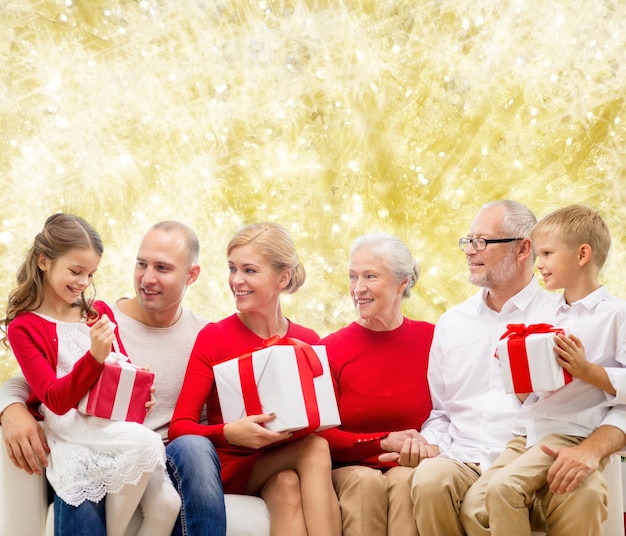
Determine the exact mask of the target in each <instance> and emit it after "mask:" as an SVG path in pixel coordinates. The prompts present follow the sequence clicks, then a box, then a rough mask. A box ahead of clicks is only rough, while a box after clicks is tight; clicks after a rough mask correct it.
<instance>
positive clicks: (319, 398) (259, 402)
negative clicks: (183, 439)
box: [213, 337, 341, 432]
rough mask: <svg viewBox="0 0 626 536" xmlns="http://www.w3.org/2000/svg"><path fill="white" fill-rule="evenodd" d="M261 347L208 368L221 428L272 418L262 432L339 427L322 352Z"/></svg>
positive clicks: (280, 341)
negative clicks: (250, 418)
mask: <svg viewBox="0 0 626 536" xmlns="http://www.w3.org/2000/svg"><path fill="white" fill-rule="evenodd" d="M264 346H265V347H264V348H259V349H256V350H253V351H251V352H248V353H246V354H244V355H242V356H240V357H238V358H234V359H230V360H228V361H224V362H222V363H219V364H217V365H214V366H213V373H214V375H215V385H216V387H217V393H218V397H219V401H220V406H221V408H222V417H223V419H224V422H225V423H229V422H233V421H236V420H239V419H241V418H243V417H246V416H248V415H259V414H261V413H274V415H275V417H274V419H272V420H271V421H268V422H266V423H264V426H265V428H267V429H268V430H273V431H275V432H284V431H292V432H295V431H298V430H308V431H311V432H314V431H319V430H325V429H326V428H331V427H333V426H339V424H341V421H340V419H339V411H338V409H337V399H336V398H335V391H334V389H333V384H332V380H331V376H330V369H329V367H328V357H327V356H326V347H325V346H320V345H314V346H310V345H308V344H306V343H304V342H302V341H300V340H298V339H292V338H278V337H273V338H272V339H268V340H267V341H265V345H264Z"/></svg>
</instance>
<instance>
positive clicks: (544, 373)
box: [496, 324, 572, 393]
mask: <svg viewBox="0 0 626 536" xmlns="http://www.w3.org/2000/svg"><path fill="white" fill-rule="evenodd" d="M557 333H560V334H564V333H565V332H564V330H563V329H561V328H555V327H553V326H552V325H550V324H531V325H529V326H525V325H524V324H509V325H508V326H507V331H506V333H504V335H502V337H501V338H500V341H499V342H498V346H497V350H496V356H497V357H498V358H499V359H500V367H501V369H502V379H503V382H504V390H505V391H506V392H507V393H531V392H541V391H555V390H556V389H559V388H561V387H563V386H564V385H565V384H567V383H569V382H571V381H572V376H571V375H570V374H569V372H567V371H566V370H565V369H564V368H563V367H561V365H559V364H558V363H557V355H556V353H555V351H554V347H555V346H556V343H555V341H554V336H555V335H556V334H557Z"/></svg>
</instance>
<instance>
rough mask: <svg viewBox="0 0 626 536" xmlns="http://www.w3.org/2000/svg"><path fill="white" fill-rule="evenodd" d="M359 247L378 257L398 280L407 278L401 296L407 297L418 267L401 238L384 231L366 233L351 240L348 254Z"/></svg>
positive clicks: (418, 271)
mask: <svg viewBox="0 0 626 536" xmlns="http://www.w3.org/2000/svg"><path fill="white" fill-rule="evenodd" d="M359 249H367V250H369V251H370V252H372V253H373V254H374V255H376V256H377V257H380V258H381V259H382V261H383V262H384V263H385V264H386V265H387V267H388V268H389V269H390V270H391V271H392V273H393V274H394V276H395V278H396V279H397V280H398V281H402V280H403V279H408V280H409V284H408V285H407V286H406V288H405V289H404V293H403V295H402V297H403V298H408V297H409V296H410V295H411V289H412V288H413V287H414V286H415V283H417V279H418V278H419V273H420V267H419V264H417V261H416V260H415V259H414V258H413V255H412V254H411V250H410V249H409V247H408V246H407V245H406V244H405V243H404V242H403V241H402V240H400V239H399V238H398V237H397V236H393V235H390V234H386V233H368V234H365V235H361V236H359V237H357V238H356V239H355V240H354V242H352V247H351V248H350V256H352V254H353V253H354V252H355V251H357V250H359Z"/></svg>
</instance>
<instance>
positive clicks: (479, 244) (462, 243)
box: [459, 238, 524, 251]
mask: <svg viewBox="0 0 626 536" xmlns="http://www.w3.org/2000/svg"><path fill="white" fill-rule="evenodd" d="M515 240H524V239H523V238H494V239H492V240H487V239H486V238H459V247H460V248H461V251H465V250H466V249H467V246H469V245H470V244H472V247H473V248H474V249H475V250H476V251H484V250H486V249H487V245H488V244H506V243H509V242H514V241H515Z"/></svg>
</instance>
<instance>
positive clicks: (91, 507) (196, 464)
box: [54, 435, 226, 536]
mask: <svg viewBox="0 0 626 536" xmlns="http://www.w3.org/2000/svg"><path fill="white" fill-rule="evenodd" d="M165 454H166V457H167V471H168V473H169V475H170V478H171V479H172V483H173V484H174V487H175V488H176V489H177V490H178V493H179V494H180V496H181V498H182V508H181V511H180V515H179V516H178V520H177V521H176V526H175V527H174V531H173V532H172V536H224V535H225V534H226V507H225V506H224V491H223V489H222V480H221V477H220V463H219V459H218V457H217V453H216V452H215V447H214V446H213V443H211V441H209V439H207V438H206V437H203V436H196V435H187V436H182V437H179V438H177V439H175V440H174V441H172V442H171V443H170V444H169V445H167V447H166V448H165ZM104 503H105V501H104V499H103V500H102V501H100V502H99V503H97V504H96V503H92V502H89V501H85V502H84V503H82V504H81V505H80V506H78V507H74V506H70V505H68V504H66V503H64V502H63V501H62V500H61V499H59V498H58V497H56V496H55V497H54V534H55V536H74V535H76V534H88V535H89V536H106V521H105V520H106V515H105V510H104Z"/></svg>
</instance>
